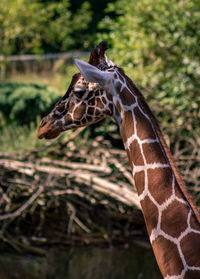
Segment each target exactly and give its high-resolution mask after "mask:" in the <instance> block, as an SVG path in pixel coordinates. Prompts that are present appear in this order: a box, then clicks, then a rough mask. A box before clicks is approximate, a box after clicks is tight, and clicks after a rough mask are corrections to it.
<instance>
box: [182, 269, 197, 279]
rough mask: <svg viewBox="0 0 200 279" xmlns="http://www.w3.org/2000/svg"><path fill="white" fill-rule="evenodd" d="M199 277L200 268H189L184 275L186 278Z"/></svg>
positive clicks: (195, 278) (194, 278) (193, 278)
mask: <svg viewBox="0 0 200 279" xmlns="http://www.w3.org/2000/svg"><path fill="white" fill-rule="evenodd" d="M199 278H200V270H188V271H187V272H186V273H185V276H184V279H199Z"/></svg>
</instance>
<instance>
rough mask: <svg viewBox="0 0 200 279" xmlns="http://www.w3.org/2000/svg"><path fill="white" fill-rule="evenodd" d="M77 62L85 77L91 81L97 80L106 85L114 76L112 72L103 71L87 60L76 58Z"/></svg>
mask: <svg viewBox="0 0 200 279" xmlns="http://www.w3.org/2000/svg"><path fill="white" fill-rule="evenodd" d="M75 64H76V66H77V67H78V69H79V70H80V72H81V74H82V75H83V76H84V78H85V79H86V80H87V81H89V82H95V83H99V84H100V85H102V86H105V84H106V83H107V82H108V81H109V80H110V79H111V78H112V77H113V74H112V73H108V72H104V71H101V70H99V69H97V68H96V67H94V66H92V65H90V64H89V63H87V62H85V61H82V60H78V59H75Z"/></svg>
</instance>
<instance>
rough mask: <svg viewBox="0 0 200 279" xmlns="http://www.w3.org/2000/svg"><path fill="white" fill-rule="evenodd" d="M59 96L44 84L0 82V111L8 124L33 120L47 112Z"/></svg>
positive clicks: (25, 122) (26, 122) (28, 122)
mask: <svg viewBox="0 0 200 279" xmlns="http://www.w3.org/2000/svg"><path fill="white" fill-rule="evenodd" d="M59 98H60V96H59V94H58V93H57V91H56V90H55V89H51V88H49V87H47V86H45V85H38V84H30V83H28V84H26V83H17V82H3V83H1V84H0V111H1V113H2V116H3V117H4V119H5V121H6V122H7V123H8V124H10V123H13V122H15V123H17V124H20V125H25V124H30V123H31V122H35V121H36V118H37V116H40V117H42V116H44V115H46V114H48V113H49V111H50V110H51V108H52V106H53V105H54V104H55V103H56V102H57V101H58V99H59Z"/></svg>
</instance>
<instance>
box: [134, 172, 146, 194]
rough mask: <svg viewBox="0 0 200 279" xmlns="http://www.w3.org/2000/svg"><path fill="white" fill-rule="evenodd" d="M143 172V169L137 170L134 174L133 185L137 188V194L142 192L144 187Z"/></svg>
mask: <svg viewBox="0 0 200 279" xmlns="http://www.w3.org/2000/svg"><path fill="white" fill-rule="evenodd" d="M144 176H145V173H144V171H140V172H137V173H136V174H135V175H134V180H135V186H136V188H137V192H138V195H140V194H142V192H143V191H144V187H145V177H144Z"/></svg>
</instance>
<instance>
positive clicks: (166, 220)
mask: <svg viewBox="0 0 200 279" xmlns="http://www.w3.org/2000/svg"><path fill="white" fill-rule="evenodd" d="M188 213H189V208H188V207H187V206H186V205H185V204H183V203H181V202H179V201H177V200H175V201H173V202H172V203H170V205H168V207H167V208H166V209H165V210H163V212H162V218H161V229H162V230H163V231H164V232H165V233H167V234H168V235H170V236H172V237H176V238H178V237H179V236H180V234H181V233H182V232H184V231H185V229H186V228H187V216H188ZM180 219H181V220H182V221H181V222H180ZM177 224H178V225H177Z"/></svg>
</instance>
